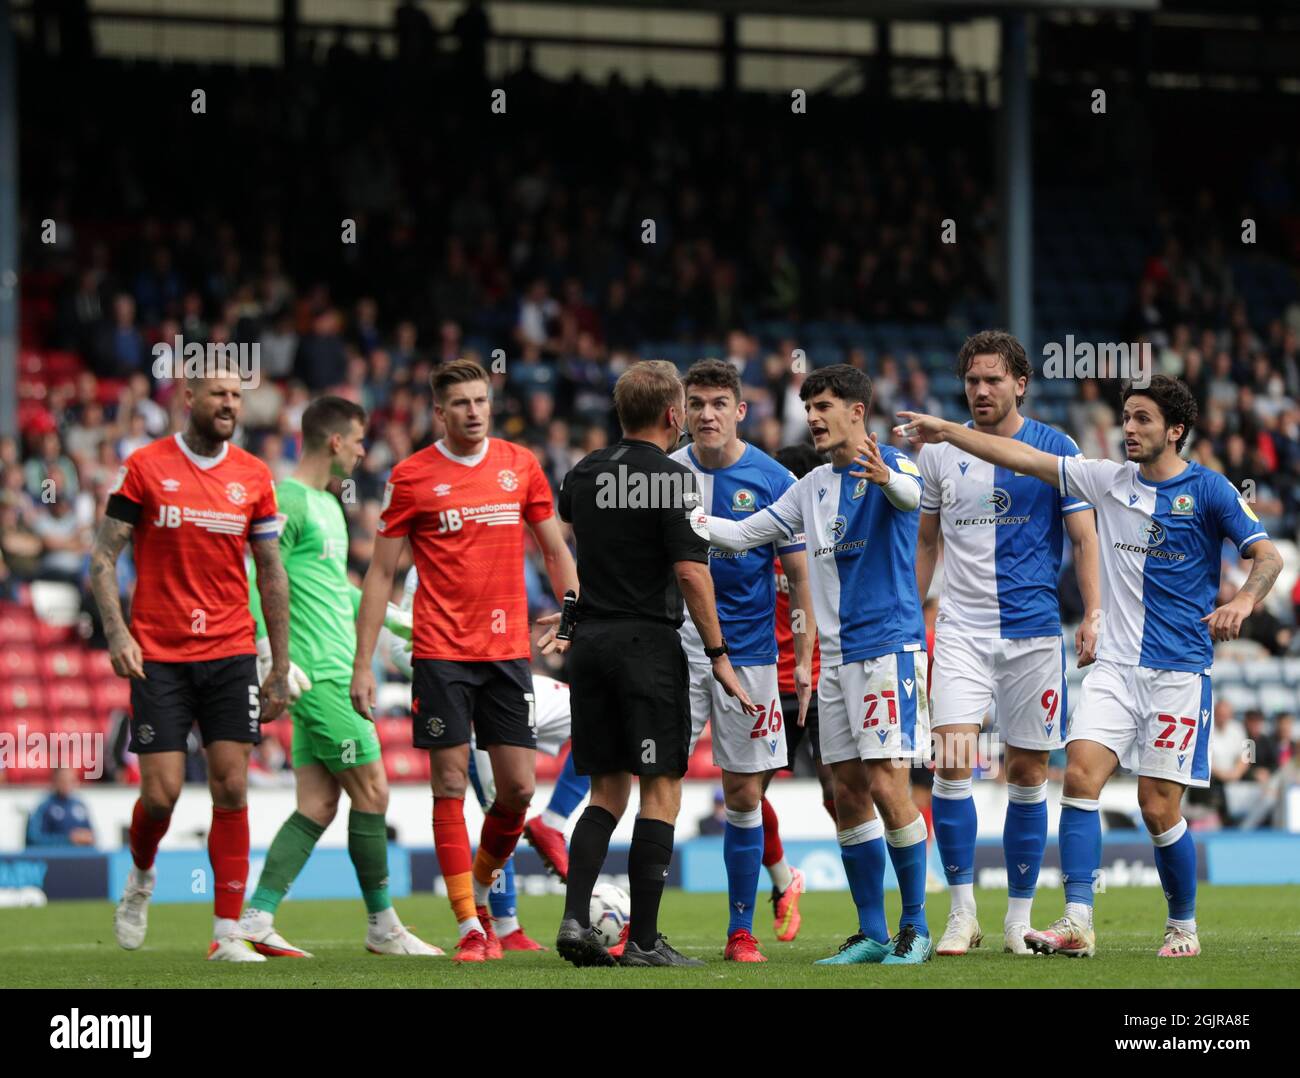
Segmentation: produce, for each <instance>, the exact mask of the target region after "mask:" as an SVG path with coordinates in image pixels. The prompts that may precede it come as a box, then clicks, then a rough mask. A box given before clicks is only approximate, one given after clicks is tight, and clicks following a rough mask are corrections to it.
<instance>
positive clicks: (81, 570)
mask: <svg viewBox="0 0 1300 1078" xmlns="http://www.w3.org/2000/svg"><path fill="white" fill-rule="evenodd" d="M51 480H52V482H53V485H52V486H51V487H49V488H48V489H49V493H50V497H49V498H48V499H45V498H42V499H41V502H40V505H39V506H38V509H39V510H40V511H37V512H34V513H32V516H31V529H32V532H33V534H35V535H36V537H37V538H39V539H40V541H41V560H40V563H39V564H38V565H37V567H36V579H38V580H54V581H58V582H59V583H63V584H72V585H74V586H75V587H77V588H78V589H79V590H80V589H81V588H82V585H83V583H84V577H85V570H86V564H87V563H86V559H87V558H88V557H89V556H90V545H91V539H92V531H91V528H92V524H93V509H92V511H91V513H90V514H84V513H79V512H78V505H77V502H78V500H79V499H78V498H77V495H76V494H74V493H72V492H71V491H70V490H69V489H68V487H67V486H66V484H65V482H64V480H63V477H62V476H61V475H60V474H59V473H58V472H53V473H51ZM88 518H89V519H88Z"/></svg>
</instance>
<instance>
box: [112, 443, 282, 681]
mask: <svg viewBox="0 0 1300 1078" xmlns="http://www.w3.org/2000/svg"><path fill="white" fill-rule="evenodd" d="M113 494H115V495H117V496H120V497H123V498H126V499H127V500H128V501H130V502H131V503H133V504H134V505H135V506H138V507H139V515H138V517H137V518H136V519H135V520H134V521H132V523H133V524H134V525H135V534H134V536H133V542H134V545H135V571H136V586H135V597H134V598H133V599H132V600H131V635H132V636H134V637H135V638H136V640H137V641H139V644H140V650H141V651H142V652H143V653H144V658H145V659H146V660H148V661H150V662H162V663H175V662H203V661H206V660H209V659H228V658H231V657H233V656H236V655H255V654H256V653H257V648H256V646H255V644H254V642H253V616H252V614H250V613H249V612H248V573H247V571H246V570H245V568H244V546H245V544H246V543H247V541H248V540H249V539H250V538H259V537H271V538H273V537H274V536H275V535H277V534H278V532H279V524H278V522H277V520H276V504H275V486H274V482H273V480H272V478H271V470H270V469H269V468H268V467H267V466H266V465H265V464H264V463H263V462H262V461H261V460H259V459H258V458H257V457H255V456H253V455H252V454H251V453H246V452H245V451H244V450H242V449H240V448H239V447H238V446H234V445H231V444H230V443H229V442H227V443H226V444H225V446H224V447H223V449H222V451H221V453H220V454H218V455H217V456H215V457H200V456H197V455H195V454H194V453H192V452H190V450H189V447H188V446H186V445H185V443H184V442H183V441H182V440H181V436H180V435H179V434H177V435H174V436H173V437H171V438H160V439H159V440H158V441H156V442H153V443H151V444H149V445H147V446H144V447H142V448H140V449H137V450H136V451H135V452H134V453H132V454H131V455H130V456H129V457H128V458H127V460H126V463H125V464H124V465H123V466H122V469H121V471H120V472H119V473H118V481H117V485H116V487H114V489H113Z"/></svg>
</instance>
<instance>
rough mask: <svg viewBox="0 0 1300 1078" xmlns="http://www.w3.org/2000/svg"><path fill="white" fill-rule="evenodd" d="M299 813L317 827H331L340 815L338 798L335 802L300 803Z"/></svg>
mask: <svg viewBox="0 0 1300 1078" xmlns="http://www.w3.org/2000/svg"><path fill="white" fill-rule="evenodd" d="M298 811H299V812H300V813H302V814H303V815H304V816H306V817H307V819H309V820H311V822H312V823H314V824H316V825H317V826H319V827H329V825H330V824H332V823H333V822H334V817H335V816H337V815H338V811H339V803H338V799H337V798H335V799H334V800H333V801H307V802H303V801H300V802H299V803H298Z"/></svg>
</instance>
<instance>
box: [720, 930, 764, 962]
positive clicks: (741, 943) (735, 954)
mask: <svg viewBox="0 0 1300 1078" xmlns="http://www.w3.org/2000/svg"><path fill="white" fill-rule="evenodd" d="M722 957H723V958H725V959H726V960H727V961H728V962H766V961H767V956H766V955H764V954H763V952H762V951H760V950H759V949H758V940H756V939H754V934H753V933H752V932H747V931H746V930H745V929H743V928H738V929H736V931H734V932H733V933H732V934H731V935H730V936H728V937H727V948H726V950H725V951H723V952H722Z"/></svg>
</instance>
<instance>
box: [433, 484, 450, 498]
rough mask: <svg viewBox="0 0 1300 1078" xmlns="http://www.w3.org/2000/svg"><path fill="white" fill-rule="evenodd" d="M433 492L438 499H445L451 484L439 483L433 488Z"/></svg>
mask: <svg viewBox="0 0 1300 1078" xmlns="http://www.w3.org/2000/svg"><path fill="white" fill-rule="evenodd" d="M433 492H434V494H436V495H437V496H438V497H439V498H445V497H446V496H447V495H448V494H450V493H451V484H450V483H439V484H438V485H437V486H436V487H434V488H433Z"/></svg>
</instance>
